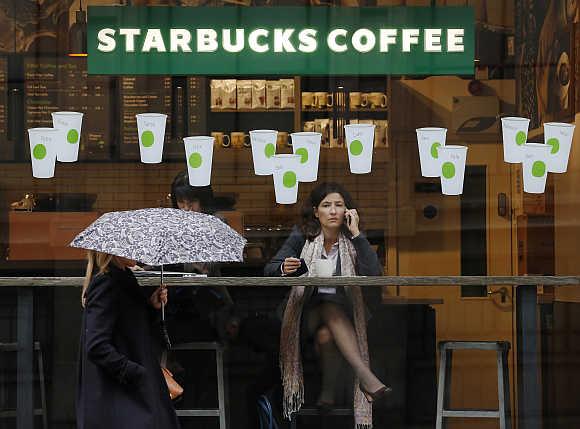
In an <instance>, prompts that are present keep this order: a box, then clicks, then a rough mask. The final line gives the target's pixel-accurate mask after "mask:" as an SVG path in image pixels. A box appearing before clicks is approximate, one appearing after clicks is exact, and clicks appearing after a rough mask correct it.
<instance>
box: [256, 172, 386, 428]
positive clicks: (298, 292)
mask: <svg viewBox="0 0 580 429" xmlns="http://www.w3.org/2000/svg"><path fill="white" fill-rule="evenodd" d="M355 207H356V206H355V204H354V202H353V201H352V198H351V197H350V195H349V194H348V192H347V191H346V190H345V189H344V188H343V187H342V186H341V185H339V184H337V183H323V184H321V185H319V186H317V187H316V188H315V189H314V190H313V191H312V192H311V194H310V197H309V199H308V200H307V201H306V203H305V205H304V208H303V215H302V222H301V225H300V226H299V227H295V228H294V229H293V231H292V233H291V235H290V237H288V239H287V240H286V242H285V243H284V245H283V246H282V248H281V249H280V250H279V251H278V253H277V254H276V255H275V256H274V258H273V259H272V260H271V261H270V262H269V263H268V265H267V266H266V267H265V269H264V273H265V275H266V276H299V275H308V274H307V271H308V269H309V268H311V267H312V265H313V262H314V261H315V260H316V259H327V260H329V261H331V264H332V266H333V271H334V272H333V275H335V276H350V277H352V276H357V275H361V276H379V275H381V274H382V272H381V271H382V270H381V266H380V265H379V261H378V258H377V255H376V253H375V252H374V250H373V249H372V248H371V245H370V244H369V242H368V240H367V239H366V238H365V237H364V236H363V235H362V234H361V232H360V230H359V214H358V212H357V210H356V208H355ZM365 313H366V308H365V304H364V302H363V297H362V293H361V290H360V288H359V287H358V286H340V287H316V288H305V287H303V286H295V287H293V288H292V290H291V292H290V296H289V298H288V302H287V304H286V308H285V311H284V317H283V321H282V332H281V340H280V366H281V371H282V381H283V384H284V404H283V405H284V414H285V416H286V417H290V416H291V414H292V413H294V412H296V411H298V410H299V409H300V407H301V405H302V404H303V402H304V382H303V374H302V356H301V349H302V347H303V346H307V345H308V344H309V342H310V343H313V345H314V349H315V351H316V354H317V356H318V360H319V363H320V367H321V368H322V383H321V390H320V394H319V396H318V400H317V406H318V407H319V408H321V409H328V408H330V407H332V406H333V405H334V404H335V393H336V391H337V383H338V381H339V380H341V379H343V378H344V377H342V374H341V366H342V359H343V358H344V359H345V360H346V361H347V362H348V364H349V365H350V367H351V368H352V369H353V372H354V375H355V383H354V407H353V409H354V417H355V424H356V427H357V428H365V429H366V428H371V427H372V412H371V403H372V402H373V401H376V400H377V399H379V398H380V397H381V396H383V395H384V394H386V393H388V392H390V390H391V389H390V388H389V387H387V386H385V384H384V383H382V382H381V381H380V380H379V379H378V378H377V377H376V376H375V375H374V374H373V373H372V371H371V370H370V368H369V357H368V345H367V334H366V321H367V316H366V314H365Z"/></svg>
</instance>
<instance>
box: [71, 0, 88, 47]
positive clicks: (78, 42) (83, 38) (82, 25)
mask: <svg viewBox="0 0 580 429" xmlns="http://www.w3.org/2000/svg"><path fill="white" fill-rule="evenodd" d="M68 56H69V57H86V56H87V14H86V12H85V11H84V10H83V2H82V0H80V1H79V10H77V11H76V21H75V23H74V24H73V25H71V27H70V28H69V30H68Z"/></svg>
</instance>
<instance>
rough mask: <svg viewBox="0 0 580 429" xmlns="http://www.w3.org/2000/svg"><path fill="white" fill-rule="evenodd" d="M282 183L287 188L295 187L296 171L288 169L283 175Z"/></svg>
mask: <svg viewBox="0 0 580 429" xmlns="http://www.w3.org/2000/svg"><path fill="white" fill-rule="evenodd" d="M282 183H283V184H284V186H285V187H286V188H293V187H294V186H296V173H294V172H293V171H287V172H285V173H284V176H282Z"/></svg>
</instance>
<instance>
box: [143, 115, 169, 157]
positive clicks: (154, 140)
mask: <svg viewBox="0 0 580 429" xmlns="http://www.w3.org/2000/svg"><path fill="white" fill-rule="evenodd" d="M135 116H136V117H137V133H138V134H139V153H140V154H141V162H143V163H145V164H158V163H160V162H161V159H162V158H163V142H164V141H165V123H166V122H167V115H165V114H163V113H139V114H137V115H135Z"/></svg>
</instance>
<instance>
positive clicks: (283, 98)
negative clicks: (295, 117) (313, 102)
mask: <svg viewBox="0 0 580 429" xmlns="http://www.w3.org/2000/svg"><path fill="white" fill-rule="evenodd" d="M280 94H281V95H280V107H281V108H282V109H294V79H280Z"/></svg>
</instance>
